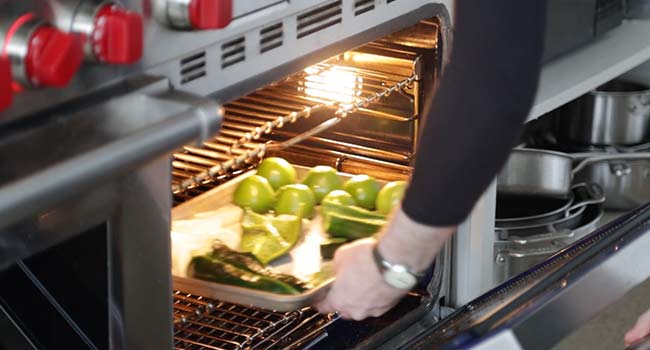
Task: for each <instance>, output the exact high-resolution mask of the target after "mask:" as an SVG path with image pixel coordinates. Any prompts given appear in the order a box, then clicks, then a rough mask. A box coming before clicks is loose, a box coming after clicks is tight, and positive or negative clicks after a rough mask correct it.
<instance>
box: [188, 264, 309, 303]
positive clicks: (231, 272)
mask: <svg viewBox="0 0 650 350" xmlns="http://www.w3.org/2000/svg"><path fill="white" fill-rule="evenodd" d="M189 270H190V276H192V277H195V278H199V279H202V280H207V281H211V282H216V283H222V284H229V285H234V286H239V287H244V288H251V289H257V290H263V291H267V292H272V293H278V294H299V293H300V292H301V290H300V289H298V288H296V287H294V286H291V285H290V284H288V283H285V282H283V281H280V280H278V279H275V278H273V277H269V276H264V275H261V274H256V273H252V272H250V271H247V270H243V269H240V268H237V267H236V266H235V265H231V264H228V263H226V262H224V261H223V260H221V259H219V258H218V257H216V256H214V255H203V256H195V257H194V258H192V261H191V263H190V267H189Z"/></svg>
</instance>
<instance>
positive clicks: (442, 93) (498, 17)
mask: <svg viewBox="0 0 650 350" xmlns="http://www.w3.org/2000/svg"><path fill="white" fill-rule="evenodd" d="M543 3H544V2H543V1H541V0H530V1H528V0H527V1H521V0H495V1H482V0H481V1H479V0H476V1H468V0H460V1H458V6H457V14H458V16H457V19H456V28H455V32H454V45H453V48H452V56H451V60H450V63H449V64H448V65H447V67H446V71H445V72H444V74H443V77H442V79H441V82H440V84H439V86H438V88H437V93H436V96H435V97H434V98H433V99H432V100H431V101H430V103H429V104H428V105H427V107H426V108H425V109H424V113H423V114H424V116H425V117H426V119H425V125H424V127H423V130H422V132H421V138H420V143H419V145H418V154H417V156H416V162H415V169H414V172H413V176H412V180H411V184H410V186H409V189H408V190H407V193H406V196H405V199H404V204H403V207H404V211H405V212H406V214H408V215H409V216H410V217H411V218H412V219H414V220H415V221H417V222H420V223H423V224H428V225H434V226H453V225H457V224H458V223H460V222H461V221H462V220H463V219H465V217H466V216H467V215H468V213H469V212H470V211H471V209H472V207H473V205H474V203H475V202H476V200H477V199H478V197H479V196H480V195H481V194H482V193H483V191H485V189H486V188H487V186H488V185H489V183H490V182H491V181H492V180H493V178H494V176H495V175H496V173H497V172H498V170H499V169H500V168H501V167H502V166H503V164H504V162H505V160H506V158H507V156H508V153H509V151H510V149H511V148H512V147H513V146H514V144H515V142H516V140H517V137H518V135H519V132H520V130H521V128H522V125H523V123H524V121H525V118H526V116H527V114H528V112H529V110H530V107H531V105H532V101H533V99H534V96H535V91H536V87H537V80H538V75H539V69H540V61H541V54H542V46H543V28H544V15H543V14H544V5H543Z"/></svg>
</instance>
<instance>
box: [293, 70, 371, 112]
mask: <svg viewBox="0 0 650 350" xmlns="http://www.w3.org/2000/svg"><path fill="white" fill-rule="evenodd" d="M305 73H307V74H308V75H307V76H306V77H305V81H304V85H303V86H301V87H300V89H301V90H304V92H305V93H306V94H307V95H309V96H312V97H316V98H323V99H327V100H331V101H337V102H341V103H352V102H354V101H355V99H356V98H357V96H360V95H361V89H362V87H363V79H362V78H361V77H358V76H356V75H355V74H354V72H352V71H349V70H343V69H339V68H338V67H336V66H333V67H331V68H329V69H325V70H322V69H319V68H317V67H309V68H306V69H305Z"/></svg>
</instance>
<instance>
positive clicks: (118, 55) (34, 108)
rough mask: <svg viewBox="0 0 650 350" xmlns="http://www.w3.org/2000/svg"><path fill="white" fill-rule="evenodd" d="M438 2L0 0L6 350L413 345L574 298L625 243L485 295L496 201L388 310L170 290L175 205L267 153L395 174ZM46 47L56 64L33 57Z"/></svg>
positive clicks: (442, 45) (483, 204)
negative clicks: (360, 312) (345, 309)
mask: <svg viewBox="0 0 650 350" xmlns="http://www.w3.org/2000/svg"><path fill="white" fill-rule="evenodd" d="M197 9H199V10H201V9H202V11H208V12H209V13H210V14H211V15H205V16H203V15H201V14H204V13H205V12H202V11H199V10H197ZM451 10H452V8H451V4H450V3H449V2H443V3H438V2H431V1H426V0H421V1H420V0H418V1H411V0H409V1H406V0H327V1H322V0H304V1H279V0H271V1H243V0H215V1H197V0H194V1H180V0H151V1H148V0H125V1H121V2H119V3H118V2H112V1H99V0H97V1H95V0H92V1H91V0H70V1H68V0H47V1H46V0H33V1H11V0H10V1H4V2H0V13H2V16H1V19H0V21H1V22H0V40H2V41H4V50H3V52H4V53H5V55H4V57H3V58H5V59H4V60H3V61H4V62H0V64H5V65H7V66H8V69H5V72H6V71H9V72H11V75H12V79H11V80H12V84H10V85H11V86H9V87H7V89H4V90H3V89H0V92H4V91H10V95H11V96H9V97H5V96H3V99H0V100H2V101H8V100H12V102H11V103H9V102H7V103H5V106H4V107H3V108H4V110H3V111H2V112H0V163H1V164H2V165H1V166H0V281H1V282H0V286H1V287H0V311H1V312H0V330H1V331H2V336H1V337H0V348H3V347H4V348H7V349H14V348H16V349H24V348H31V349H51V348H60V347H64V346H65V347H67V348H71V349H188V350H190V349H296V350H298V349H341V348H346V349H398V348H403V349H416V348H422V347H423V346H425V345H426V346H436V347H440V346H444V344H465V345H466V344H469V343H472V342H475V341H476V339H483V338H485V339H493V337H492V334H497V335H499V334H502V333H498V332H500V331H501V330H502V329H503V327H502V326H503V325H504V324H508V322H515V321H517V322H519V323H517V325H518V326H519V328H517V329H525V330H529V329H530V327H532V326H533V325H537V323H535V324H532V323H530V322H528V323H527V322H525V321H526V318H527V317H529V316H531V315H538V314H540V313H543V312H545V311H547V310H548V309H547V307H548V305H547V304H543V305H541V304H540V306H539V307H538V305H534V306H535V307H537V308H536V309H534V310H531V308H532V307H533V306H531V305H533V304H535V303H534V301H539V300H545V298H549V297H550V296H556V295H561V294H562V293H563V292H568V291H570V290H572V288H573V287H575V288H576V289H578V288H583V287H584V283H582V284H581V283H579V282H581V281H584V279H580V278H579V277H580V276H583V275H584V276H587V277H589V276H590V275H589V274H588V273H587V272H589V271H596V272H598V271H599V270H598V269H599V268H602V266H604V263H602V261H606V262H607V261H608V262H610V263H613V261H614V260H615V259H606V260H603V259H600V258H599V257H600V255H598V254H597V253H598V252H602V251H604V250H608V249H609V248H611V247H612V246H614V245H616V247H617V251H618V250H619V248H622V247H623V245H621V244H619V241H617V240H613V241H608V240H603V239H601V238H602V237H603V236H604V235H605V233H604V232H605V231H597V232H595V233H593V234H592V235H589V236H588V237H587V238H584V239H582V240H579V241H578V242H577V243H574V244H573V245H572V246H571V247H573V248H572V249H573V250H571V251H570V252H571V254H568V253H567V254H565V255H558V256H557V257H556V258H555V260H553V263H546V265H544V263H543V264H542V266H540V267H539V268H538V269H537V270H535V271H527V272H525V273H524V274H522V275H521V276H522V277H521V278H519V279H517V278H515V279H511V280H508V281H507V282H505V283H504V284H501V285H499V286H497V287H496V289H494V290H492V291H491V292H488V291H489V290H490V289H491V288H494V287H495V285H496V281H497V277H495V275H494V273H493V265H494V264H493V260H494V255H493V246H494V243H495V238H494V220H493V218H494V207H495V204H494V202H493V194H494V188H491V189H490V190H488V193H487V194H486V195H485V196H484V198H482V199H481V200H480V201H479V203H478V204H477V207H476V208H475V210H474V213H473V214H472V215H471V217H470V219H468V220H467V222H465V223H463V224H462V225H461V226H460V227H459V232H458V234H457V235H456V237H455V238H454V240H453V242H450V243H449V244H447V246H446V247H445V248H444V249H443V251H442V252H441V254H440V255H439V256H438V258H437V259H436V263H435V265H434V267H433V268H432V269H431V271H430V273H429V276H428V278H427V279H426V280H424V281H423V282H422V283H421V284H420V285H419V286H418V287H417V288H416V289H414V290H413V291H412V292H411V293H409V294H408V295H407V296H406V297H405V298H404V299H403V300H402V301H401V302H400V303H399V304H398V305H397V306H396V307H395V308H394V309H392V310H391V311H389V312H388V313H387V314H386V315H384V316H382V317H380V318H376V319H370V320H366V321H363V322H350V321H344V320H341V319H339V318H338V316H337V315H336V314H330V315H321V314H318V313H316V312H315V311H314V310H313V309H311V308H309V307H305V308H301V309H298V310H292V311H288V312H279V311H273V310H267V309H261V308H257V307H252V306H249V305H239V304H233V303H229V302H226V301H222V300H217V299H214V298H210V297H207V296H205V295H201V294H196V293H190V292H188V291H186V290H182V289H181V288H177V286H175V284H174V282H173V279H172V273H171V269H172V266H171V251H172V247H171V239H170V227H171V225H172V220H173V219H174V218H173V215H172V213H174V210H177V211H178V208H181V207H183V206H186V205H187V204H188V203H192V202H193V201H197V200H201V198H205V197H206V195H207V194H208V193H209V192H210V191H213V190H215V189H219V188H220V186H223V185H226V184H228V183H229V181H232V180H234V179H237V177H238V176H240V175H242V174H244V173H246V172H247V171H249V170H252V169H254V168H255V167H256V166H257V165H258V164H259V162H260V161H261V160H262V159H263V158H264V157H267V156H280V157H283V158H285V159H287V160H289V161H290V162H291V163H293V164H296V165H300V166H306V167H311V166H315V165H323V164H324V165H329V166H331V167H333V168H335V169H337V170H338V171H341V172H344V173H349V174H369V175H372V176H374V177H376V178H377V179H381V180H388V181H392V180H403V179H408V176H409V174H410V172H411V169H412V165H413V159H414V157H415V155H416V153H417V140H418V130H419V129H420V126H421V124H422V123H423V122H425V121H424V120H423V118H422V116H421V114H420V112H421V110H422V108H423V103H424V99H425V97H426V96H427V95H430V94H431V93H433V91H434V90H435V86H436V81H437V79H438V77H439V75H440V74H441V73H442V70H443V69H444V63H445V61H446V59H447V58H448V55H449V50H448V47H449V43H450V41H451V39H452V36H451V15H450V11H451ZM41 35H42V36H41ZM34 38H36V39H34ZM43 40H45V41H46V42H47V41H48V40H50V41H52V43H51V45H52V47H55V48H56V49H55V50H54V51H52V52H58V53H61V52H62V54H61V55H60V56H56V55H54V56H55V57H56V58H58V60H52V61H46V64H45V63H43V62H44V61H39V60H36V59H35V57H41V56H39V55H43V52H48V51H47V50H46V49H48V48H49V46H48V45H40V44H42V43H43ZM50 55H51V53H50ZM43 57H45V56H43ZM47 57H52V56H47ZM62 62H66V63H68V64H67V65H65V66H72V68H75V69H68V70H61V69H60V68H61V67H63V66H64V65H61V64H62ZM39 64H44V66H39ZM52 67H55V68H57V69H48V68H52ZM5 68H7V67H5ZM3 82H7V80H4V81H3ZM648 210H649V209H644V210H639V211H637V212H636V213H633V214H634V215H632V214H630V215H631V216H630V217H628V218H624V219H621V221H620V222H619V223H618V225H612V226H610V227H609V228H607V230H609V231H607V232H610V231H614V232H615V233H616V234H615V235H613V236H616V237H617V238H618V239H620V240H626V242H628V241H629V242H632V241H635V240H637V241H639V242H638V244H635V245H633V246H632V248H634V249H631V248H630V249H620V250H621V252H622V253H621V254H619V255H616V257H619V258H620V257H621V255H622V254H623V253H625V254H627V255H625V256H628V255H629V256H633V257H634V256H638V255H639V254H641V253H640V251H639V247H640V246H641V247H643V246H645V245H646V244H647V242H646V241H647V238H645V237H644V236H643V235H641V233H642V231H644V230H645V229H646V226H645V224H646V222H647V218H646V217H647V216H648V213H647V212H648ZM608 237H609V236H608ZM644 238H645V239H644ZM603 242H604V243H603ZM628 258H629V257H628ZM599 259H600V260H599ZM616 261H618V260H616ZM566 269H570V271H576V275H575V277H574V278H575V281H574V280H571V281H570V282H567V280H566V278H565V277H564V276H565V275H563V274H561V272H562V271H565V270H566ZM558 271H559V272H558ZM577 272H581V273H582V272H584V273H582V274H578V273H577ZM594 273H595V272H594ZM642 275H643V276H645V275H644V274H643V273H641V272H639V273H638V274H635V275H634V276H628V280H629V281H632V280H636V279H638V278H640V276H642ZM558 283H559V285H562V284H563V285H564V287H563V288H561V289H560V290H557V289H554V288H550V287H548V286H556V285H558ZM567 285H568V286H569V287H571V288H565V287H567ZM541 286H547V287H548V288H542V287H541ZM533 287H534V288H533ZM486 292H488V293H487V294H483V293H486ZM482 294H483V296H481V297H479V296H480V295H482ZM476 298H478V299H476ZM522 298H526V299H522ZM523 300H525V301H528V302H529V303H528V304H525V305H526V306H527V307H528V309H526V308H524V307H522V306H521V305H523V303H524V302H523ZM608 300H609V299H607V298H603V299H601V300H600V302H602V303H604V302H607V301H608ZM454 310H456V311H454ZM506 311H509V313H507V314H506V315H505V316H504V313H505V312H506ZM589 315H591V314H589V313H585V314H584V315H583V318H582V319H584V318H587V317H589ZM488 316H489V317H488ZM482 320H488V321H490V322H487V323H482V326H481V324H480V322H479V321H482ZM522 320H523V321H522ZM477 324H478V326H477ZM521 324H523V325H524V326H521ZM576 326H577V325H576V324H571V325H568V326H567V327H576ZM522 327H523V328H522ZM527 327H528V328H527ZM512 329H514V327H513V328H512ZM448 330H449V331H448ZM452 331H453V332H452ZM497 331H498V332H497ZM495 332H496V333H495ZM562 334H566V333H562V332H558V336H560V335H562ZM451 335H454V336H453V337H452V336H451ZM468 335H470V336H469V337H468ZM456 336H457V337H456ZM549 339H554V338H552V337H549ZM470 340H471V341H470ZM549 341H550V340H549ZM465 345H463V346H465Z"/></svg>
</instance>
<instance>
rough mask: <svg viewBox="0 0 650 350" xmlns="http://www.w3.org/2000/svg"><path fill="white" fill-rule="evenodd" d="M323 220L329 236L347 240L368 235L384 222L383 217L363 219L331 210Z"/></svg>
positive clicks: (378, 229) (377, 229)
mask: <svg viewBox="0 0 650 350" xmlns="http://www.w3.org/2000/svg"><path fill="white" fill-rule="evenodd" d="M324 221H325V223H324V225H325V231H326V232H327V233H329V234H330V236H332V237H341V238H346V239H349V240H354V239H359V238H365V237H370V236H372V235H373V234H375V233H377V232H379V231H380V230H381V228H382V227H384V225H385V224H386V220H384V219H365V218H358V217H354V216H350V215H344V214H338V213H333V212H332V213H329V214H328V215H327V216H326V217H325V220H324Z"/></svg>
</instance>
